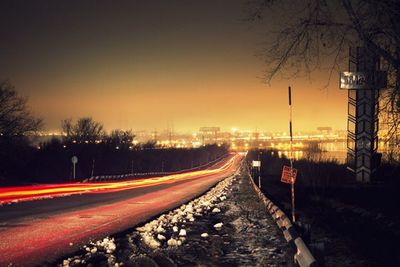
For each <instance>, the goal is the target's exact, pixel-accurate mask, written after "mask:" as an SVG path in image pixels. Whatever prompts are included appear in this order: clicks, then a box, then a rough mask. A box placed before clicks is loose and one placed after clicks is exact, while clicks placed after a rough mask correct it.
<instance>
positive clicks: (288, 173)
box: [281, 166, 297, 184]
mask: <svg viewBox="0 0 400 267" xmlns="http://www.w3.org/2000/svg"><path fill="white" fill-rule="evenodd" d="M296 176H297V169H295V168H290V167H289V166H283V170H282V176H281V182H282V183H286V184H292V183H293V184H294V183H295V182H296ZM292 178H293V179H292Z"/></svg>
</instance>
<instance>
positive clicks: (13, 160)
mask: <svg viewBox="0 0 400 267" xmlns="http://www.w3.org/2000/svg"><path fill="white" fill-rule="evenodd" d="M3 152H4V151H3V150H2V151H1V152H0V161H2V162H5V163H6V164H1V165H0V185H10V184H21V183H53V182H54V183H55V182H67V181H70V180H71V178H72V162H71V158H72V156H77V157H78V163H77V165H76V177H77V180H83V179H85V178H89V177H91V176H92V174H93V175H94V176H100V175H118V174H129V173H146V172H161V171H164V172H169V171H178V170H182V169H189V168H192V167H196V166H200V165H203V164H206V163H208V162H210V161H212V160H215V159H217V158H219V157H221V156H222V155H224V154H226V153H227V152H228V148H227V147H226V146H222V147H219V146H217V145H208V146H204V147H200V148H196V149H178V148H174V149H159V148H154V147H152V148H149V147H145V148H142V147H135V148H133V147H131V148H129V147H127V146H122V147H118V149H116V147H115V144H114V143H100V144H93V143H87V144H86V143H84V144H79V143H68V144H65V143H63V142H61V141H60V140H58V139H52V140H51V141H49V142H47V143H45V144H42V146H41V148H40V149H37V148H32V147H30V146H27V145H26V144H25V143H24V144H21V145H19V146H16V145H15V144H10V145H9V147H8V150H7V152H6V153H3Z"/></svg>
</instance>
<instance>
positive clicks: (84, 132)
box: [61, 117, 104, 143]
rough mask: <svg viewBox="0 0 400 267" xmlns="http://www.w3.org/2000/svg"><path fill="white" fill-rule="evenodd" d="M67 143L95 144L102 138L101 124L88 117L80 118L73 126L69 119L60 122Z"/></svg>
mask: <svg viewBox="0 0 400 267" xmlns="http://www.w3.org/2000/svg"><path fill="white" fill-rule="evenodd" d="M61 128H62V130H63V132H64V134H65V139H66V141H67V142H76V143H95V142H96V141H100V140H102V138H103V136H104V130H103V124H101V123H100V122H97V121H94V120H93V119H92V118H90V117H85V118H80V119H78V120H77V121H76V123H75V124H74V123H73V122H72V120H71V119H66V120H63V121H62V122H61Z"/></svg>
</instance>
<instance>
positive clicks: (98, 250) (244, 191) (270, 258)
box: [56, 173, 293, 266]
mask: <svg viewBox="0 0 400 267" xmlns="http://www.w3.org/2000/svg"><path fill="white" fill-rule="evenodd" d="M244 174H245V173H243V174H242V173H239V174H237V175H235V176H232V177H229V178H227V179H225V180H223V181H222V182H220V183H219V184H218V185H216V186H215V187H213V188H212V189H211V190H210V191H208V192H207V193H206V194H204V195H203V196H201V197H199V198H196V199H194V200H192V201H190V202H188V203H186V204H185V205H182V206H181V207H179V208H177V209H175V210H172V211H170V212H167V213H165V214H162V215H160V216H159V217H157V218H155V219H154V220H153V221H150V222H148V223H146V224H144V225H140V226H139V227H137V228H135V229H131V230H130V231H126V232H124V233H120V234H118V235H115V236H112V237H107V238H105V239H103V240H98V241H94V242H91V243H90V244H87V245H85V246H84V247H82V249H81V251H79V252H78V253H76V254H75V255H71V256H70V257H68V258H65V259H61V260H60V261H59V262H57V263H56V265H58V266H292V261H293V250H292V249H291V248H290V246H289V245H288V244H287V243H286V241H285V239H284V238H283V235H282V232H281V230H280V229H279V228H278V226H277V225H276V224H275V222H274V221H273V219H272V218H271V216H270V215H269V214H268V212H267V211H266V208H265V207H264V205H263V204H262V203H261V202H260V200H259V198H258V197H257V195H256V193H255V191H254V189H253V187H252V185H251V183H250V180H249V178H248V175H244Z"/></svg>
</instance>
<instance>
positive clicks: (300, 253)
mask: <svg viewBox="0 0 400 267" xmlns="http://www.w3.org/2000/svg"><path fill="white" fill-rule="evenodd" d="M249 178H250V181H251V183H252V184H253V187H254V190H255V191H256V193H257V195H258V197H259V198H260V200H261V201H262V202H263V203H264V205H265V207H266V209H267V210H268V212H269V214H271V216H272V218H273V219H274V220H275V222H276V224H277V225H278V226H279V228H280V229H281V230H282V232H283V237H284V238H285V240H286V241H287V242H288V244H289V245H290V246H291V247H292V248H293V249H294V250H295V251H296V254H295V255H294V260H295V263H297V264H298V265H299V266H300V267H316V266H318V262H317V261H316V260H315V258H314V256H313V255H312V254H311V252H310V250H309V249H308V247H307V246H306V244H305V243H304V241H303V239H301V237H300V235H299V234H298V233H297V231H296V229H295V227H294V225H293V224H292V222H291V221H290V220H289V218H288V217H287V216H286V214H285V213H284V212H283V211H282V210H281V209H280V208H279V207H277V206H276V205H275V204H274V203H272V201H271V200H270V199H268V198H267V197H266V196H265V195H264V194H263V193H262V192H261V190H260V189H259V188H258V186H257V185H256V184H255V183H254V180H253V178H252V177H251V175H249Z"/></svg>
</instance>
